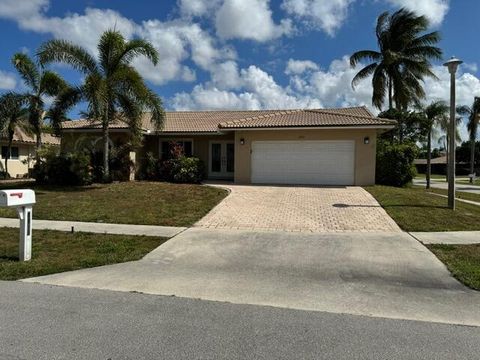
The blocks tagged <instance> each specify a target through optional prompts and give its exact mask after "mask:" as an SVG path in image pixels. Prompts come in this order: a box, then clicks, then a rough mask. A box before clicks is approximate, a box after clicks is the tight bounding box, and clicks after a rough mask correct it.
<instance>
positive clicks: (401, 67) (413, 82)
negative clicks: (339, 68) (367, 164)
mask: <svg viewBox="0 0 480 360" xmlns="http://www.w3.org/2000/svg"><path fill="white" fill-rule="evenodd" d="M428 26H429V21H428V20H427V18H426V17H425V16H417V15H416V14H415V13H413V12H411V11H408V10H406V9H403V8H402V9H400V10H398V11H396V12H394V13H393V14H390V13H389V12H388V11H387V12H384V13H382V14H381V15H380V16H379V17H378V19H377V26H376V36H377V43H378V47H379V50H378V51H376V50H361V51H357V52H355V53H354V54H353V55H352V56H351V57H350V65H351V67H352V68H353V67H355V66H357V64H358V63H360V62H361V61H363V60H367V61H370V62H371V63H370V64H368V65H367V66H365V67H364V68H363V69H361V70H360V71H359V72H358V73H357V74H356V75H355V77H354V78H353V80H352V87H353V88H355V86H356V85H357V84H358V83H359V82H360V81H361V80H363V79H365V78H367V77H369V76H371V75H373V77H372V87H373V95H372V104H373V105H374V106H375V107H377V108H378V109H379V110H381V108H382V106H383V104H384V102H385V95H386V94H388V108H389V109H392V108H393V103H394V102H395V107H396V108H397V109H398V110H401V109H405V108H406V107H407V106H408V104H409V103H411V102H412V101H413V102H418V101H419V100H420V99H423V98H424V97H425V91H424V90H423V87H422V85H421V82H423V80H424V78H425V77H432V78H436V76H435V74H434V73H433V72H432V71H431V63H430V60H434V59H435V60H436V59H441V58H442V50H441V49H440V48H438V47H436V46H434V45H435V44H436V43H438V41H439V40H440V34H439V32H437V31H434V32H431V33H427V34H425V33H424V32H425V31H426V30H427V29H428Z"/></svg>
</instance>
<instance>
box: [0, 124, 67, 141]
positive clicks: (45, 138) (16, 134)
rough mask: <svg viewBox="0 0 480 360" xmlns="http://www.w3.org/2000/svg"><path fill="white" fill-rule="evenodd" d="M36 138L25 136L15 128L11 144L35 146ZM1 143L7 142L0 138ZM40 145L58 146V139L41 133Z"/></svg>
mask: <svg viewBox="0 0 480 360" xmlns="http://www.w3.org/2000/svg"><path fill="white" fill-rule="evenodd" d="M36 139H37V137H36V136H35V135H30V134H27V133H26V132H25V131H23V130H22V129H21V128H19V127H17V128H15V132H14V134H13V143H24V144H35V143H36ZM0 140H1V141H2V142H5V141H7V139H6V138H5V137H2V138H0ZM42 144H47V145H60V138H59V137H56V136H53V135H52V134H48V133H43V134H42Z"/></svg>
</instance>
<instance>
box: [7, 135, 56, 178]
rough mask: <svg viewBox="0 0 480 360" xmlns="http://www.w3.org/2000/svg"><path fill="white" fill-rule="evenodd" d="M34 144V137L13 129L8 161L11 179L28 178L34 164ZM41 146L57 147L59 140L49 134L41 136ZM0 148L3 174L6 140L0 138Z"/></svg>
mask: <svg viewBox="0 0 480 360" xmlns="http://www.w3.org/2000/svg"><path fill="white" fill-rule="evenodd" d="M35 143H36V136H35V135H28V134H26V133H25V132H24V131H22V130H21V129H20V128H16V129H15V133H14V135H13V143H12V150H11V155H10V159H9V160H8V172H9V174H10V176H11V177H14V178H22V177H27V176H28V173H29V170H30V169H31V168H32V167H33V165H34V164H35ZM42 144H44V145H54V146H59V145H60V138H58V137H55V136H52V135H50V134H43V135H42ZM0 147H1V154H0V172H3V171H4V169H5V159H6V157H7V154H8V151H7V150H8V140H7V139H6V138H0Z"/></svg>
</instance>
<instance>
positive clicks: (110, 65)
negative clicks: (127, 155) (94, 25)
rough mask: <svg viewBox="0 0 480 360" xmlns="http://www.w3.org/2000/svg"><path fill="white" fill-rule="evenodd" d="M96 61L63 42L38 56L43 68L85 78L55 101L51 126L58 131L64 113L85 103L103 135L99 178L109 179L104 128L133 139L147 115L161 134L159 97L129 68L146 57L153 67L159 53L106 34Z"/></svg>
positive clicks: (52, 42)
mask: <svg viewBox="0 0 480 360" xmlns="http://www.w3.org/2000/svg"><path fill="white" fill-rule="evenodd" d="M97 49H98V59H95V58H94V57H93V56H92V55H91V54H90V53H89V52H88V51H87V50H85V49H84V48H82V47H80V46H77V45H75V44H73V43H71V42H69V41H65V40H50V41H47V42H46V43H44V44H43V45H42V46H41V47H40V49H39V51H38V56H39V58H40V62H41V63H42V64H47V63H51V62H63V63H66V64H69V65H70V66H72V67H73V68H75V69H77V70H79V71H80V72H82V73H83V74H84V81H83V83H82V84H81V85H80V86H78V87H75V88H72V89H69V90H68V91H66V92H64V93H63V94H62V95H61V96H60V97H59V98H58V99H57V101H56V103H55V108H54V110H53V111H52V114H51V118H52V125H53V126H54V127H55V128H56V129H57V131H58V129H59V126H60V122H61V121H63V120H65V119H66V115H65V114H66V113H67V111H68V110H70V109H71V108H72V107H73V106H74V105H75V104H77V103H78V102H80V101H85V102H86V103H87V111H86V115H88V118H89V119H91V120H92V121H95V122H99V123H100V124H101V126H102V134H103V174H104V178H105V180H106V179H108V177H109V126H110V124H111V123H112V122H114V121H117V120H119V119H120V118H121V119H122V120H124V121H125V122H126V123H127V124H128V125H129V127H130V130H131V133H132V135H134V137H135V136H136V137H137V138H138V134H139V129H140V121H141V116H142V113H143V112H144V111H150V115H151V121H152V122H153V123H154V124H155V125H156V127H157V128H160V127H161V126H162V125H163V121H164V117H165V114H164V111H163V107H162V102H161V100H160V97H159V96H158V95H157V94H155V93H154V92H153V91H152V90H150V89H149V88H148V87H147V86H146V84H145V82H144V80H143V78H142V77H141V76H140V74H139V73H138V72H137V70H135V68H134V67H133V66H132V65H131V63H132V60H133V59H134V58H136V57H137V56H145V57H146V58H147V59H149V60H150V61H151V62H152V63H153V64H154V65H156V64H157V62H158V52H157V50H155V48H154V47H153V46H152V45H151V44H150V43H149V42H147V41H145V40H142V39H134V40H130V41H126V40H125V38H124V37H123V35H122V34H121V33H120V32H118V31H114V30H108V31H106V32H104V33H103V34H102V36H101V37H100V40H99V43H98V46H97Z"/></svg>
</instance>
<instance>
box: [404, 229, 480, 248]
mask: <svg viewBox="0 0 480 360" xmlns="http://www.w3.org/2000/svg"><path fill="white" fill-rule="evenodd" d="M410 235H412V236H413V237H414V238H415V239H417V240H418V241H420V242H422V243H424V244H463V245H465V244H480V231H444V232H411V233H410Z"/></svg>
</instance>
